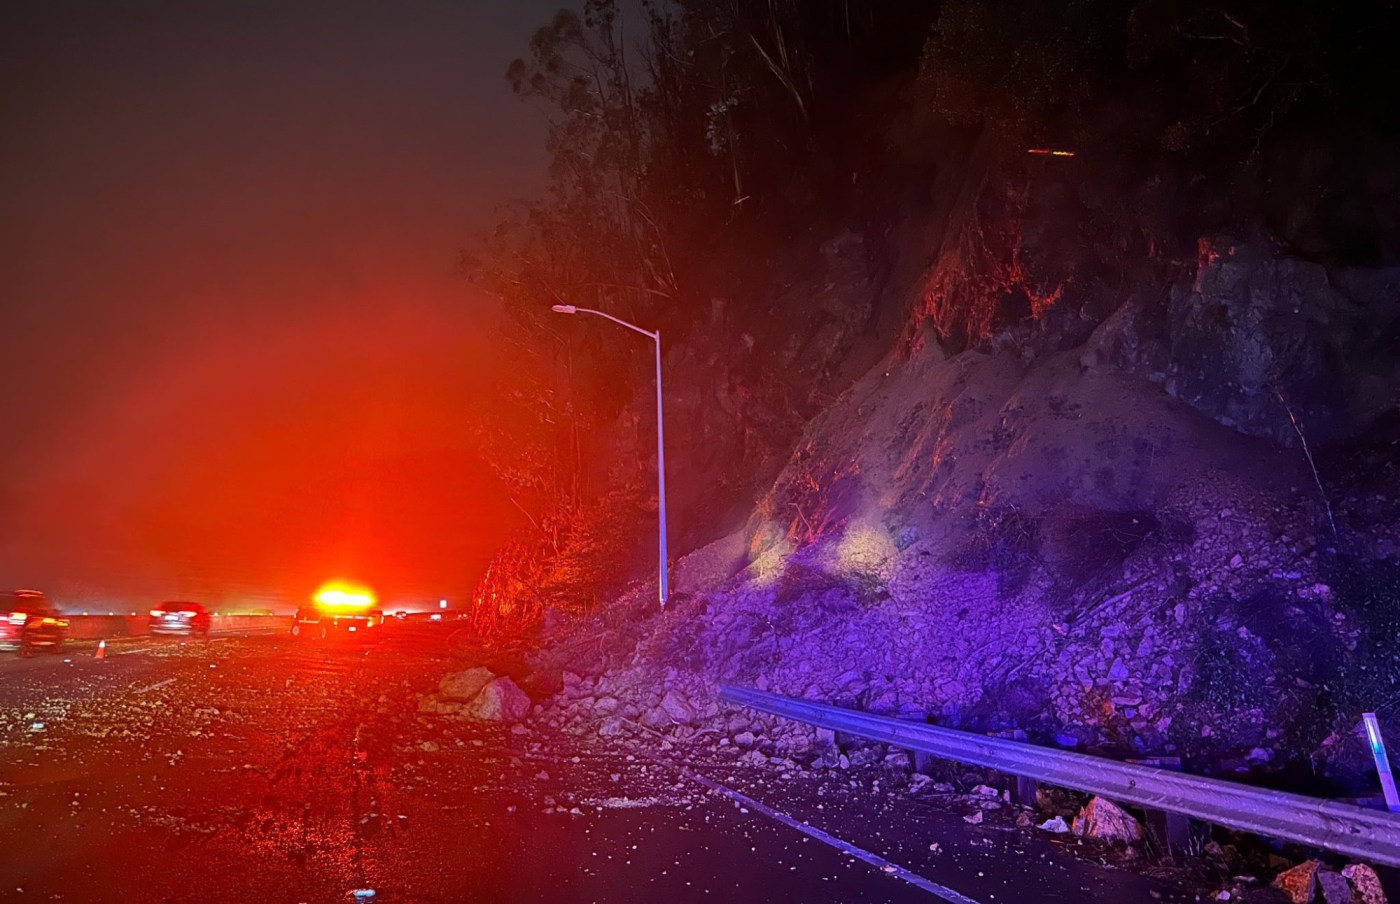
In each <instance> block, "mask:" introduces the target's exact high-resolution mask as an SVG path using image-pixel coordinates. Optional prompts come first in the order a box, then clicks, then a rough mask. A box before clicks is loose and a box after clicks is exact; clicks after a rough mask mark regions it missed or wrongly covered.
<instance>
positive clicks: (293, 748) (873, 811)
mask: <svg viewBox="0 0 1400 904" xmlns="http://www.w3.org/2000/svg"><path fill="white" fill-rule="evenodd" d="M448 630H450V628H449V627H448V626H444V625H427V624H420V625H412V624H399V625H396V624H393V623H391V624H390V625H389V626H388V630H387V631H386V632H385V633H384V635H382V637H381V639H380V641H379V642H378V643H374V644H371V645H364V646H349V645H319V644H310V643H306V642H297V641H294V640H293V639H291V638H290V637H286V636H261V637H224V638H216V639H214V640H212V641H208V642H189V643H182V642H179V641H174V640H166V641H150V640H145V639H133V640H130V641H127V642H124V643H121V644H114V645H112V646H111V647H109V649H108V651H107V656H106V658H105V660H104V661H97V660H96V659H95V657H94V655H93V653H94V649H93V647H92V646H91V645H87V646H75V647H73V648H70V649H69V650H68V651H66V652H65V653H63V654H61V655H56V656H42V657H39V658H36V659H31V660H21V659H19V658H17V657H13V656H4V657H3V658H0V899H4V900H11V899H13V900H36V901H37V900H68V901H87V900H104V901H105V900H123V901H239V900H249V901H309V902H316V901H344V900H354V899H355V897H354V896H355V893H356V891H357V890H359V893H360V897H361V900H373V901H376V902H381V901H389V902H399V901H424V902H428V901H467V900H471V901H501V902H516V901H520V902H525V901H532V902H534V901H539V902H545V901H548V902H572V901H603V902H610V901H620V902H632V901H636V902H658V901H660V902H665V904H676V902H683V901H700V900H706V901H745V902H750V901H752V902H762V901H774V902H785V904H791V902H805V901H813V902H824V901H841V902H847V901H850V902H856V901H923V902H938V901H975V902H979V904H989V902H1002V901H1007V902H1011V901H1064V902H1069V901H1074V902H1082V901H1103V902H1121V901H1153V900H1164V901H1173V900H1177V901H1183V900H1184V901H1190V900H1194V899H1195V891H1194V890H1186V889H1183V888H1176V887H1173V886H1170V885H1167V884H1163V883H1159V882H1156V881H1153V880H1149V879H1145V878H1142V877H1140V876H1137V875H1134V874H1132V873H1129V872H1126V871H1123V870H1117V869H1113V868H1111V867H1108V866H1101V865H1098V864H1096V863H1095V862H1093V861H1092V860H1090V859H1086V858H1084V857H1083V856H1074V855H1073V853H1072V852H1071V851H1069V850H1067V849H1066V848H1067V847H1069V846H1073V845H1075V844H1077V840H1073V839H1069V840H1067V839H1066V838H1065V837H1059V836H1050V835H1048V834H1046V833H1042V832H1037V831H1036V830H1034V829H1030V830H1024V829H1021V830H1018V829H1014V828H1012V827H1009V826H999V827H998V826H992V825H988V826H974V825H969V824H967V823H966V822H964V820H963V819H962V816H961V815H960V814H958V813H956V812H951V811H947V810H939V809H937V808H936V807H933V806H931V805H929V804H927V803H926V802H923V801H919V800H914V799H910V798H907V797H903V796H901V795H900V794H898V793H896V792H895V791H893V790H881V789H879V788H878V787H872V785H871V783H870V782H867V781H857V780H855V778H854V777H853V776H851V775H849V774H846V773H840V772H831V773H829V774H827V775H826V776H822V777H813V776H811V775H807V776H791V777H788V778H784V777H782V776H780V775H778V774H777V770H773V769H741V768H738V767H736V766H735V765H734V764H732V763H728V764H726V763H721V762H718V761H706V760H705V759H704V757H690V758H687V757H686V756H685V754H684V752H683V751H677V750H669V751H663V750H660V749H658V748H657V747H656V746H655V744H654V743H653V742H652V741H651V739H648V738H647V737H646V736H640V737H639V738H637V739H630V740H626V741H623V740H618V739H606V740H605V739H599V738H578V737H573V736H567V735H561V734H557V733H551V732H550V731H548V730H546V729H543V728H541V727H539V726H538V725H535V724H532V723H529V722H527V723H526V724H525V725H522V726H518V727H515V728H513V729H506V728H500V727H496V726H479V725H472V724H468V723H462V722H458V721H452V720H447V719H444V718H442V717H440V716H435V715H432V716H424V715H420V714H419V713H418V711H417V700H418V697H419V695H420V694H423V693H426V692H428V691H430V690H432V689H434V688H435V687H436V684H437V682H438V679H439V678H440V677H441V676H442V675H443V674H444V673H445V672H447V671H450V670H452V669H454V668H460V667H462V666H463V665H464V663H461V662H454V661H453V659H452V657H451V656H450V654H449V652H448V648H447V644H445V643H444V642H443V638H444V636H445V635H446V633H447V631H448ZM877 781H878V779H877ZM371 892H372V894H373V897H370V893H371Z"/></svg>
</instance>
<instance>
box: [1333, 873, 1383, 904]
mask: <svg viewBox="0 0 1400 904" xmlns="http://www.w3.org/2000/svg"><path fill="white" fill-rule="evenodd" d="M1342 875H1343V876H1345V877H1346V880H1347V881H1348V882H1350V883H1351V887H1352V890H1353V891H1354V892H1356V897H1357V899H1358V900H1359V901H1360V902H1361V904H1386V901H1385V890H1384V889H1383V888H1381V879H1380V876H1377V875H1376V871H1375V870H1373V869H1371V868H1370V867H1369V866H1367V865H1366V864H1364V863H1351V864H1348V865H1347V866H1345V867H1343V868H1342Z"/></svg>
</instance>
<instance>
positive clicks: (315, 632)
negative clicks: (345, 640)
mask: <svg viewBox="0 0 1400 904" xmlns="http://www.w3.org/2000/svg"><path fill="white" fill-rule="evenodd" d="M382 624H384V610H383V609H380V608H377V607H376V606H375V600H374V594H373V593H370V592H369V591H368V590H365V589H362V588H354V589H346V588H345V587H342V586H341V585H328V586H326V587H324V588H322V589H321V591H320V592H319V593H317V594H316V596H315V597H314V598H313V599H312V600H311V602H309V603H306V604H305V605H303V606H301V607H300V608H299V609H297V614H296V617H295V618H294V619H292V636H293V637H302V638H309V639H320V640H326V639H329V638H331V637H335V636H349V635H352V634H355V635H359V636H360V637H365V636H366V635H367V634H368V633H369V632H371V631H372V629H374V628H377V627H379V626H380V625H382Z"/></svg>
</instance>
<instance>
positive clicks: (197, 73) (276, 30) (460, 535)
mask: <svg viewBox="0 0 1400 904" xmlns="http://www.w3.org/2000/svg"><path fill="white" fill-rule="evenodd" d="M558 5H559V0H510V2H505V0H502V2H498V3H485V2H459V3H447V2H430V0H394V2H385V0H326V2H306V0H276V2H250V0H226V2H216V0H165V2H118V0H86V2H61V0H28V2H18V3H17V2H14V0H10V2H7V3H5V4H2V5H0V6H3V11H0V85H3V87H0V123H3V125H2V126H0V128H3V135H0V342H3V344H4V350H3V357H0V403H2V404H3V410H4V417H3V421H0V424H3V430H4V442H3V444H0V586H37V587H40V588H42V589H44V590H46V591H47V592H48V593H49V594H50V595H51V596H52V597H53V598H54V599H55V601H56V602H58V603H59V605H60V606H67V607H70V608H75V607H91V608H94V609H101V608H125V607H127V606H128V604H129V605H130V606H131V607H133V608H136V607H139V606H141V605H144V604H145V603H146V602H149V601H153V600H155V599H158V598H165V597H172V596H174V597H181V596H183V597H193V598H196V599H205V600H207V601H209V602H212V603H214V604H215V605H225V606H227V605H230V604H237V603H242V602H245V601H247V602H251V601H254V600H258V599H263V598H268V597H280V598H282V599H285V600H296V599H297V598H299V597H301V596H303V595H305V594H306V593H307V592H308V591H309V590H311V589H312V588H314V586H315V585H317V584H319V583H320V582H321V581H323V580H326V579H330V578H337V577H342V578H352V579H358V580H364V581H368V582H370V583H372V584H374V585H375V586H376V588H377V589H379V591H380V593H381V596H382V597H383V598H385V600H386V602H391V603H392V602H394V601H402V602H413V601H419V600H436V599H437V598H439V597H441V596H448V597H452V598H454V599H462V598H463V597H464V596H465V595H466V594H467V593H469V592H470V589H471V588H472V587H473V586H474V584H475V581H476V578H477V576H478V574H479V573H480V570H481V568H482V566H483V565H484V563H485V560H486V558H487V556H488V555H489V553H490V551H491V549H492V548H493V547H494V546H495V545H496V544H497V543H498V542H499V541H500V540H501V539H502V538H503V535H504V533H505V532H506V530H507V529H508V528H509V527H510V526H511V525H512V522H513V519H511V517H510V515H509V512H510V507H509V503H508V502H505V500H504V497H503V495H502V491H501V489H500V488H499V487H498V486H496V485H495V484H494V483H493V482H492V481H491V480H490V478H489V476H488V475H487V473H486V472H485V470H484V469H483V467H482V466H481V465H480V464H479V463H478V462H477V461H476V459H475V458H474V456H473V454H472V449H471V443H470V440H469V438H468V436H467V429H466V423H465V419H464V412H469V411H470V409H471V406H472V405H473V404H474V403H475V402H476V400H477V399H479V398H481V395H482V393H484V392H486V391H488V388H489V383H490V378H491V362H492V357H491V353H490V349H489V348H487V347H486V344H485V343H484V341H483V336H482V334H483V332H484V330H483V325H484V324H486V323H488V322H489V319H490V316H491V310H490V305H489V304H488V303H486V302H484V301H483V300H481V299H479V298H476V297H474V296H473V294H472V292H471V290H470V288H469V287H468V286H466V285H465V283H464V282H463V280H462V279H461V278H460V277H459V276H458V275H457V274H456V273H455V272H454V265H455V262H456V252H457V250H458V248H460V247H461V246H463V245H464V244H465V243H466V242H467V240H468V238H469V237H470V236H471V234H472V233H473V232H474V231H475V230H477V229H480V228H482V227H485V226H487V225H489V223H490V222H491V220H492V217H493V210H494V209H495V208H496V207H497V205H499V204H501V203H502V202H504V201H506V200H508V199H510V198H512V197H517V196H521V195H529V194H531V193H533V192H535V191H537V190H538V188H539V185H540V183H541V181H542V178H543V177H542V172H543V168H544V151H543V128H544V119H543V111H541V110H540V109H538V108H534V107H531V106H530V105H528V104H524V103H521V102H520V101H519V100H518V99H517V98H515V97H514V96H513V95H512V94H511V93H510V90H509V87H508V85H507V83H506V81H505V79H504V78H503V76H502V73H503V72H504V70H505V67H506V65H507V63H508V62H509V61H510V60H511V59H512V58H513V57H516V56H519V55H521V54H523V53H524V51H525V48H526V44H527V42H528V40H529V36H530V34H531V32H532V31H533V29H534V28H535V27H536V26H538V25H539V24H541V23H543V22H544V21H545V20H546V19H547V18H548V16H549V14H550V13H551V12H552V11H553V10H554V9H555V8H556V7H557V6H558Z"/></svg>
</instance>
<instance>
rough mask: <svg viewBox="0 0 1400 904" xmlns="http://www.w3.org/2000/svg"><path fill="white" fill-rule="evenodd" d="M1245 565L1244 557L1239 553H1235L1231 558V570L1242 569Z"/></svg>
mask: <svg viewBox="0 0 1400 904" xmlns="http://www.w3.org/2000/svg"><path fill="white" fill-rule="evenodd" d="M1243 564H1244V556H1242V555H1240V554H1239V553H1235V554H1234V555H1233V556H1231V557H1230V567H1231V568H1239V567H1240V566H1241V565H1243Z"/></svg>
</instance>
